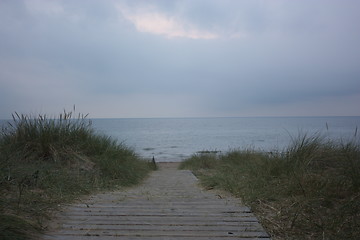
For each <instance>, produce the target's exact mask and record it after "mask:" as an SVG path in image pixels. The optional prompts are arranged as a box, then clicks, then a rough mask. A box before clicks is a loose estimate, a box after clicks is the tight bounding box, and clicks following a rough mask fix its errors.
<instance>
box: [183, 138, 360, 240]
mask: <svg viewBox="0 0 360 240" xmlns="http://www.w3.org/2000/svg"><path fill="white" fill-rule="evenodd" d="M180 167H181V168H187V169H191V170H193V172H194V173H195V174H196V175H197V176H198V177H199V178H200V179H201V182H202V184H203V185H204V186H206V187H207V188H221V189H224V190H227V191H229V192H231V193H232V194H233V195H235V196H237V197H240V198H241V199H242V200H243V201H244V203H245V204H247V205H249V206H250V207H251V208H252V209H253V211H254V212H255V213H256V215H257V216H258V217H259V218H260V220H261V222H262V224H263V225H264V226H265V227H266V229H267V231H268V232H269V233H270V234H271V235H272V238H273V239H358V237H359V235H360V146H359V141H358V140H356V139H355V138H354V139H350V140H347V141H330V140H326V139H325V138H324V137H321V135H319V134H315V135H312V136H309V135H307V134H299V136H297V137H295V138H293V141H292V143H291V144H290V145H289V147H288V148H286V149H285V150H284V151H281V152H272V153H264V152H259V151H254V150H233V151H229V152H227V153H225V154H217V155H214V154H210V155H209V154H196V155H194V156H192V157H190V158H189V159H187V160H186V161H184V162H183V163H182V164H181V166H180Z"/></svg>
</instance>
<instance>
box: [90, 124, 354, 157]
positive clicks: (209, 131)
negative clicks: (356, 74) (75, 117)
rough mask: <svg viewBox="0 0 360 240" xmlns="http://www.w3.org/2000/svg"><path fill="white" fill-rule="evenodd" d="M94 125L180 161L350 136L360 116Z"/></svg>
mask: <svg viewBox="0 0 360 240" xmlns="http://www.w3.org/2000/svg"><path fill="white" fill-rule="evenodd" d="M93 126H94V127H95V129H97V131H99V132H100V133H103V134H106V135H110V136H112V137H114V138H115V139H118V141H119V142H123V143H124V144H126V145H127V146H130V147H132V148H133V149H134V150H135V151H136V152H137V153H138V154H139V155H141V156H142V157H145V158H151V157H152V156H154V157H155V159H156V161H181V160H183V159H185V158H186V157H189V156H191V155H192V154H194V153H196V152H199V151H204V150H210V151H222V152H226V151H228V150H230V149H244V148H251V149H256V150H261V151H277V150H278V151H281V150H283V149H284V148H285V147H287V146H288V145H289V144H290V142H291V138H292V137H296V136H298V134H299V133H307V134H309V135H311V134H315V133H321V134H322V135H324V137H326V138H331V139H336V140H341V139H343V140H349V139H351V138H353V137H354V134H355V131H356V129H357V127H360V117H252V118H158V119H156V118H151V119H93ZM358 135H360V130H359V133H358Z"/></svg>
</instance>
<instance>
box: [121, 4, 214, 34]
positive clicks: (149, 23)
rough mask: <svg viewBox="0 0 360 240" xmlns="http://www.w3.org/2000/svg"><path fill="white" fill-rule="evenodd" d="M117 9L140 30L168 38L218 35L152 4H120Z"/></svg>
mask: <svg viewBox="0 0 360 240" xmlns="http://www.w3.org/2000/svg"><path fill="white" fill-rule="evenodd" d="M117 9H118V10H119V12H120V13H121V14H122V15H123V16H124V17H125V18H126V19H127V20H129V21H130V22H131V23H133V24H134V25H135V27H136V29H137V30H138V31H140V32H147V33H152V34H156V35H163V36H165V37H167V38H174V37H181V38H191V39H214V38H217V37H218V36H217V35H216V34H215V33H211V32H206V31H202V30H200V29H197V28H196V27H195V26H194V25H192V24H190V23H187V22H186V21H184V20H181V19H178V18H176V17H173V16H167V15H166V14H164V13H161V12H159V11H158V10H156V9H155V8H154V7H152V6H146V7H143V8H140V9H130V8H129V7H125V6H123V5H121V4H118V5H117Z"/></svg>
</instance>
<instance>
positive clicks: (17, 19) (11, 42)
mask: <svg viewBox="0 0 360 240" xmlns="http://www.w3.org/2000/svg"><path fill="white" fill-rule="evenodd" d="M359 9H360V3H359V2H358V1H355V0H350V1H346V3H345V2H344V1H340V0H330V1H325V0H320V1H316V2H314V1H310V0H304V1H285V0H276V1H262V0H256V1H254V0H243V1H235V0H197V1H192V0H176V1H166V0H154V1H145V0H136V1H134V0H131V1H130V0H129V1H125V0H120V1H115V0H108V1H97V0H88V1H67V0H19V1H0V36H1V38H0V118H9V117H10V116H11V113H12V112H14V111H17V112H25V113H26V112H35V113H39V112H45V113H57V112H59V111H61V110H62V109H63V108H64V107H65V108H69V109H71V107H72V106H73V105H74V104H76V105H77V109H79V111H82V112H86V113H90V116H92V117H206V116H215V117H217V116H299V115H300V116H305V115H306V116H308V115H311V116H314V115H324V116H328V115H332V116H333V115H360V110H359V108H358V104H357V103H358V102H359V100H360V81H359V79H360V48H359V46H358V45H359V44H358V43H359V42H360V31H359V29H358V27H357V22H360V16H359V14H358V11H359Z"/></svg>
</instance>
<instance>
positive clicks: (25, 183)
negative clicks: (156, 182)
mask: <svg viewBox="0 0 360 240" xmlns="http://www.w3.org/2000/svg"><path fill="white" fill-rule="evenodd" d="M73 116H75V114H74V113H73V112H66V111H64V112H63V113H61V114H60V115H59V116H58V117H56V118H48V117H47V116H46V115H39V116H35V117H34V116H29V115H23V114H18V113H15V114H13V120H12V121H11V122H9V123H8V124H7V125H6V126H5V127H4V128H3V129H2V131H1V134H0V194H1V196H2V197H1V199H0V225H1V226H4V227H6V226H8V227H6V235H7V236H9V239H22V238H21V234H23V235H24V236H25V237H26V236H28V237H29V236H30V235H31V234H29V232H34V233H36V232H38V230H39V229H43V228H45V227H46V223H47V221H48V218H49V213H50V212H51V211H52V210H54V209H56V207H57V206H58V204H61V203H63V202H69V201H72V200H74V199H75V198H77V197H79V196H81V195H84V194H89V193H92V192H94V191H99V190H104V189H114V188H115V187H117V186H129V185H132V184H137V183H139V182H140V181H141V180H142V179H143V178H144V177H145V176H146V175H147V173H148V172H149V171H151V167H150V165H149V164H148V163H147V162H146V161H143V160H142V159H140V158H139V157H138V156H137V154H136V153H135V152H134V151H133V150H132V149H131V148H129V147H127V146H125V145H123V144H118V143H117V142H116V141H115V140H113V139H111V138H109V137H107V136H103V135H97V134H95V131H94V130H93V128H92V127H91V121H90V120H88V119H87V118H86V117H87V115H82V114H78V115H77V117H73ZM25 219H26V220H25ZM10 220H11V221H10ZM26 223H28V225H27V226H34V227H33V228H32V227H29V228H26V227H23V224H26ZM21 229H24V231H23V233H22V231H21ZM4 231H5V230H4ZM11 237H13V238H11ZM24 239H25V238H24Z"/></svg>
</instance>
